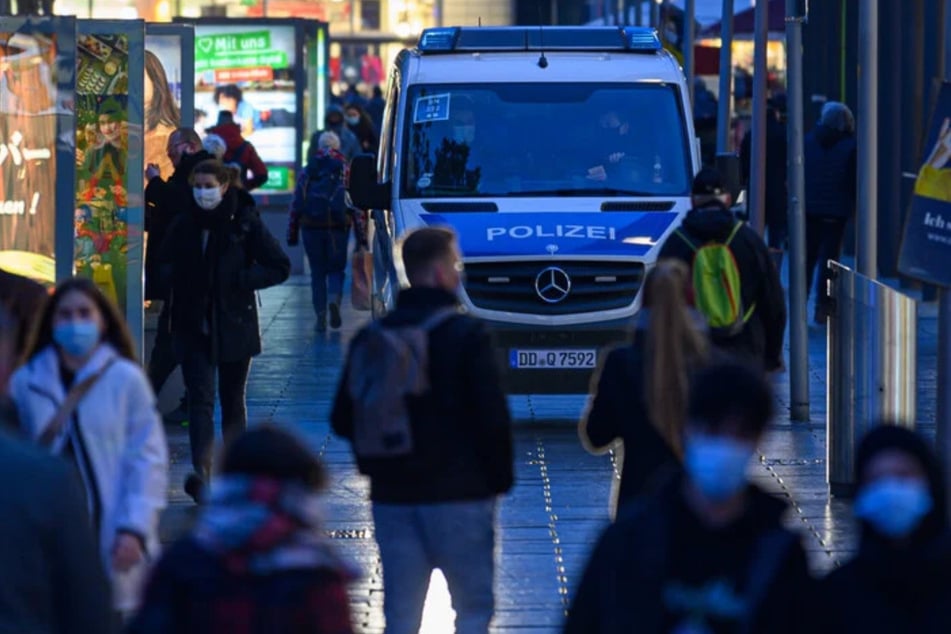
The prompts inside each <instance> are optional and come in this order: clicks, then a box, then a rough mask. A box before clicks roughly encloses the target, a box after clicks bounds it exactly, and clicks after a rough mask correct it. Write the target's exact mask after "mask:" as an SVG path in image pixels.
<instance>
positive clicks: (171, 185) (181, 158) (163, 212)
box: [145, 128, 213, 424]
mask: <svg viewBox="0 0 951 634" xmlns="http://www.w3.org/2000/svg"><path fill="white" fill-rule="evenodd" d="M165 151H166V153H167V154H168V158H169V160H171V161H172V165H173V166H175V171H174V172H172V174H171V175H170V176H169V177H168V180H162V174H161V172H160V171H159V167H158V165H149V166H148V167H147V168H146V170H145V177H146V178H147V179H148V180H149V183H148V185H146V187H145V231H146V232H147V233H148V248H147V249H146V252H145V299H147V300H150V301H161V302H162V311H161V312H160V313H159V318H158V327H157V330H156V331H155V342H154V343H153V344H152V353H151V354H150V355H149V367H148V371H149V381H150V382H151V383H152V391H154V392H155V393H156V394H158V393H159V392H161V391H162V386H164V385H165V382H166V381H168V377H170V376H171V375H172V372H174V371H175V367H176V366H177V365H178V358H177V357H176V355H175V350H174V348H173V346H172V336H171V329H170V327H169V305H168V289H167V288H163V287H162V284H160V282H159V270H158V268H159V253H160V252H161V250H162V243H163V242H164V241H165V234H166V233H168V228H169V226H170V225H171V224H172V221H173V220H175V217H176V216H178V214H179V213H181V212H183V211H184V210H186V209H188V208H189V206H190V201H191V198H192V187H191V185H190V184H189V183H188V177H189V176H190V175H191V173H192V170H193V169H194V168H195V166H196V165H198V164H199V163H201V162H202V161H205V160H207V159H210V158H213V157H212V156H211V154H209V153H208V152H206V151H205V150H203V149H202V146H201V137H200V136H198V133H197V132H195V130H194V129H192V128H179V129H177V130H175V131H174V132H172V133H171V134H170V135H169V137H168V146H167V147H166V150H165ZM187 418H188V398H187V394H183V395H182V400H181V402H180V403H179V405H178V407H177V408H176V409H175V410H173V411H171V412H169V413H168V414H166V415H165V422H166V423H168V424H175V423H180V422H182V421H184V420H187Z"/></svg>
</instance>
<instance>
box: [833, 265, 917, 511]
mask: <svg viewBox="0 0 951 634" xmlns="http://www.w3.org/2000/svg"><path fill="white" fill-rule="evenodd" d="M829 267H830V268H831V269H832V280H831V282H830V288H829V291H830V296H831V297H832V300H833V309H832V314H831V316H830V318H829V325H828V339H827V357H826V370H827V373H826V377H827V386H826V405H827V407H826V416H827V426H826V452H827V453H826V457H827V463H826V477H827V481H828V483H829V492H830V493H831V494H832V495H834V496H842V497H849V496H851V495H853V494H854V489H855V480H854V478H855V476H854V472H855V451H856V448H857V447H858V443H859V441H860V440H861V439H862V436H864V435H865V433H866V432H868V431H869V430H870V429H871V428H872V426H874V425H875V424H877V423H878V422H879V421H881V420H892V421H900V422H901V423H902V424H906V425H908V426H910V427H911V426H914V420H915V408H916V392H915V390H916V383H917V377H916V374H917V372H916V359H917V339H916V337H917V331H918V307H917V304H916V303H915V300H913V299H912V298H910V297H908V296H907V295H904V294H902V293H899V292H898V291H896V290H895V289H893V288H891V287H889V286H886V285H884V284H882V283H880V282H877V281H875V280H873V279H871V278H869V277H866V276H865V275H862V274H861V273H858V272H856V271H853V270H852V269H850V268H848V267H846V266H843V265H841V264H840V263H838V262H832V261H830V262H829Z"/></svg>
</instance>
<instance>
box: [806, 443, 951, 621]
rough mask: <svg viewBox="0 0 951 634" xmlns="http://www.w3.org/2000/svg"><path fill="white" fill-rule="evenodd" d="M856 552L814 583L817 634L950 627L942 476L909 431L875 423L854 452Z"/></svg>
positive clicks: (949, 548)
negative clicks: (817, 605)
mask: <svg viewBox="0 0 951 634" xmlns="http://www.w3.org/2000/svg"><path fill="white" fill-rule="evenodd" d="M855 477H856V482H857V484H858V492H857V495H856V497H855V501H854V507H853V509H854V513H855V516H856V518H857V519H858V520H859V521H860V522H861V529H862V533H861V542H860V544H859V550H858V554H857V555H856V556H855V558H854V559H852V560H851V561H850V562H848V563H847V564H845V565H844V566H842V567H841V568H839V569H838V570H835V571H834V572H832V573H831V574H830V575H829V576H828V577H827V578H826V579H825V580H824V581H823V582H822V585H821V587H820V595H819V596H820V597H821V598H822V603H821V604H820V605H821V610H820V612H819V618H818V623H817V625H818V626H821V630H819V631H820V632H829V633H830V634H831V633H832V632H862V633H863V634H877V633H879V632H882V633H884V632H915V634H938V633H939V632H941V633H946V632H951V610H949V609H948V605H949V604H951V531H949V526H948V515H947V500H946V491H945V486H944V480H943V479H942V474H941V470H940V468H939V466H938V463H937V460H936V459H935V456H934V454H933V453H932V452H931V450H930V449H929V448H928V446H927V444H926V443H925V441H924V440H922V438H921V437H920V436H918V435H916V434H915V433H914V432H912V431H909V430H908V429H905V428H902V427H896V426H893V425H882V426H879V427H876V428H875V429H874V430H872V431H871V432H869V433H868V434H867V435H866V436H865V438H864V439H863V440H862V442H861V444H860V445H859V449H858V452H857V454H856V465H855Z"/></svg>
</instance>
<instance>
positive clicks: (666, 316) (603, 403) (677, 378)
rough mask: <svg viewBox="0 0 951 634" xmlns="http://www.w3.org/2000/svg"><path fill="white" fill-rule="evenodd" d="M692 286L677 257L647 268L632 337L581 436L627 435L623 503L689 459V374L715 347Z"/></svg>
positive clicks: (604, 377) (602, 383)
mask: <svg viewBox="0 0 951 634" xmlns="http://www.w3.org/2000/svg"><path fill="white" fill-rule="evenodd" d="M689 287H690V274H689V271H688V270H687V266H686V265H685V264H683V263H682V262H680V261H679V260H660V261H659V262H658V263H657V266H655V267H654V268H653V269H651V272H650V273H648V274H647V281H646V282H645V284H644V307H643V308H642V309H641V312H640V313H638V316H637V322H636V324H635V326H634V335H633V336H634V340H633V342H632V343H630V344H628V345H623V346H619V347H617V348H615V349H613V350H611V351H610V352H609V353H608V355H607V357H606V358H605V360H604V363H603V365H602V367H601V370H600V372H599V374H598V378H597V379H596V381H597V382H596V383H595V385H596V388H595V390H596V391H595V395H594V399H593V400H592V402H591V407H590V409H589V410H588V412H587V414H586V415H585V418H584V419H583V420H582V421H581V425H580V427H579V434H580V436H581V442H582V444H584V446H585V447H586V448H587V449H588V450H589V451H592V452H593V453H601V452H603V451H606V450H607V449H609V448H611V447H612V446H614V447H618V445H617V441H618V440H620V441H621V444H620V446H619V447H618V451H619V453H621V454H622V455H623V460H622V461H621V463H622V465H623V467H622V470H621V482H620V488H619V490H618V491H617V496H616V497H617V499H616V506H618V507H620V506H621V505H622V504H624V503H625V502H629V501H630V500H632V499H634V498H635V497H636V496H638V495H640V494H642V493H644V492H646V491H647V490H648V489H649V487H650V485H651V484H653V483H654V481H655V479H656V478H657V477H658V475H659V474H662V473H664V472H665V471H666V470H667V469H672V468H676V467H677V466H678V465H679V464H680V462H681V460H682V459H683V428H684V422H685V418H686V410H687V397H688V388H689V385H690V378H691V375H692V374H693V373H694V371H696V370H697V369H698V368H699V367H700V366H701V365H702V364H703V363H704V362H705V361H706V360H707V358H708V356H709V347H710V346H709V342H708V340H707V329H706V324H705V323H704V321H703V316H702V315H700V314H698V313H696V312H695V311H693V310H692V309H691V308H689V307H688V305H687V302H686V299H685V297H686V294H687V292H688V290H689Z"/></svg>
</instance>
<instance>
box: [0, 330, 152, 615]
mask: <svg viewBox="0 0 951 634" xmlns="http://www.w3.org/2000/svg"><path fill="white" fill-rule="evenodd" d="M107 364H111V365H109V368H108V369H107V370H106V371H105V374H103V375H102V376H101V377H100V378H99V380H98V381H97V382H96V383H95V385H93V386H92V388H91V389H90V390H89V392H88V393H87V394H86V395H85V396H84V397H83V399H82V401H80V403H79V405H78V406H77V408H76V410H75V412H74V416H73V418H72V421H71V424H70V425H68V426H66V427H65V429H64V431H63V433H62V434H60V436H59V437H58V438H56V439H54V441H53V444H52V447H51V449H52V451H53V453H56V454H59V453H61V452H62V451H63V449H64V447H65V446H66V444H67V436H69V437H70V438H71V440H72V445H73V447H80V448H81V450H79V451H77V456H76V461H77V463H78V465H79V469H80V471H81V472H82V474H83V478H84V480H85V481H86V482H87V483H88V484H87V485H86V491H87V498H88V499H90V500H92V499H98V503H99V504H98V506H99V509H100V516H99V517H98V518H93V519H94V525H98V526H99V536H98V537H99V549H100V553H99V554H100V556H101V558H102V564H103V566H104V567H105V570H107V571H108V572H109V573H110V575H111V576H112V582H113V591H114V606H115V608H116V609H119V610H130V609H133V608H135V607H136V605H137V602H138V598H139V596H138V595H139V592H140V589H141V585H142V582H143V581H144V577H145V574H146V572H147V567H148V559H152V558H154V557H156V555H157V554H158V551H159V535H158V521H159V511H161V509H163V508H164V507H165V503H166V496H167V492H168V447H167V446H166V443H165V432H164V430H163V428H162V420H161V418H160V417H159V414H158V410H157V409H156V400H155V395H154V394H153V393H152V387H151V385H150V384H149V380H148V378H147V377H146V375H145V372H143V370H142V368H141V367H140V366H139V365H137V364H135V363H133V362H131V361H129V360H127V359H124V358H122V357H120V356H119V355H118V353H117V352H116V351H115V349H114V348H113V347H112V346H110V345H108V344H101V345H100V346H99V347H98V348H97V349H96V350H95V351H94V352H93V354H92V356H91V357H90V359H89V361H87V362H86V365H85V366H83V367H82V368H81V369H80V370H79V372H77V373H76V377H75V381H82V380H83V379H85V378H86V377H87V376H89V375H90V374H92V373H95V372H98V371H99V370H100V369H102V368H103V367H105V366H106V365H107ZM59 377H60V363H59V354H58V352H57V351H56V349H55V348H54V347H53V346H50V347H47V348H45V349H43V350H41V351H40V352H39V353H37V354H36V355H35V356H33V358H31V359H30V360H29V362H27V364H26V365H24V366H22V367H21V368H20V369H19V370H17V372H16V373H15V374H14V375H13V379H12V380H11V382H10V394H11V396H12V398H13V399H14V401H16V404H17V410H18V412H19V415H20V424H21V426H22V429H23V430H24V431H25V432H26V434H27V435H28V436H29V437H30V438H33V439H34V440H36V439H39V437H40V436H41V435H42V434H43V432H44V430H45V429H46V427H47V425H48V424H49V423H50V421H51V420H52V418H53V416H54V415H55V414H56V412H57V411H58V410H59V408H60V406H61V405H62V403H63V401H64V400H65V398H66V391H65V388H64V387H63V384H62V381H61V380H60V378H59ZM90 472H91V473H90ZM90 476H91V477H90ZM120 532H128V533H131V534H133V535H135V536H137V537H139V538H140V539H141V540H142V541H143V543H144V546H145V550H146V553H147V559H146V560H145V561H143V562H140V563H139V564H138V565H137V566H136V567H134V568H133V569H132V570H130V571H129V572H126V573H118V572H115V571H113V569H112V548H113V545H114V544H115V539H116V535H117V534H118V533H120Z"/></svg>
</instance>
